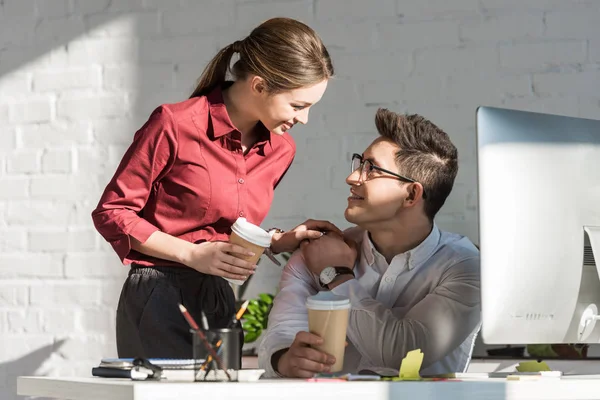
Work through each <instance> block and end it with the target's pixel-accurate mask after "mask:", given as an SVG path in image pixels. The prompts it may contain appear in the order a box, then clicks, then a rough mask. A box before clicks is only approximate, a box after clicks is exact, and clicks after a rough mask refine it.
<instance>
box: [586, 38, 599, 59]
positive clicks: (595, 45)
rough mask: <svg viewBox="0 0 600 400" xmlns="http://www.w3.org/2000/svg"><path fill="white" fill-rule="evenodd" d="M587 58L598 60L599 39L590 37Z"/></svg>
mask: <svg viewBox="0 0 600 400" xmlns="http://www.w3.org/2000/svg"><path fill="white" fill-rule="evenodd" d="M588 46H589V50H588V51H589V60H590V62H596V63H597V62H600V40H596V39H595V38H592V39H590V40H589V45H588Z"/></svg>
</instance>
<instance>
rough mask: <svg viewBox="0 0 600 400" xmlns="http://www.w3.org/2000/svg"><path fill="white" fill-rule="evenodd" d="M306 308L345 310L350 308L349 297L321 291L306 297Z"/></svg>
mask: <svg viewBox="0 0 600 400" xmlns="http://www.w3.org/2000/svg"><path fill="white" fill-rule="evenodd" d="M306 308H310V309H311V310H345V309H346V308H350V299H348V298H347V297H343V296H338V295H335V294H333V293H331V292H325V291H323V292H319V293H317V294H316V295H314V296H311V297H309V298H307V299H306Z"/></svg>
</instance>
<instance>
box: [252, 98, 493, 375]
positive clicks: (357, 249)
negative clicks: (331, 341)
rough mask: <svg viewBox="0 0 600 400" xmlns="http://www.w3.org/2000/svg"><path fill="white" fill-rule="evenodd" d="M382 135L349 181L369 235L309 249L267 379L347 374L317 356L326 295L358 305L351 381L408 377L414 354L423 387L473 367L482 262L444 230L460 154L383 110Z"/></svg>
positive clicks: (264, 359)
mask: <svg viewBox="0 0 600 400" xmlns="http://www.w3.org/2000/svg"><path fill="white" fill-rule="evenodd" d="M375 125H376V127H377V130H378V132H379V134H380V137H379V138H377V139H376V140H375V141H373V143H372V144H371V145H370V146H369V147H368V148H367V149H366V150H365V152H364V153H363V154H362V155H359V154H355V155H354V156H353V159H352V173H351V174H350V176H348V178H347V179H346V182H347V183H348V185H350V197H349V198H348V206H347V208H346V211H345V217H346V219H347V220H348V221H349V222H351V223H354V224H356V225H357V226H356V227H354V228H350V229H349V230H347V231H346V232H345V233H344V238H341V237H339V235H336V234H326V235H324V236H322V237H321V238H319V239H316V240H312V241H311V242H310V243H304V244H303V245H302V250H301V251H298V252H296V253H295V254H294V255H293V256H292V257H291V259H290V260H289V262H288V264H287V265H286V267H285V269H284V271H283V274H282V277H281V282H280V287H281V290H280V292H279V294H278V295H277V296H276V298H275V303H274V306H273V309H272V311H271V313H270V316H269V328H268V330H267V332H266V333H265V334H264V338H263V340H262V344H261V347H260V350H259V365H260V367H261V368H264V369H265V370H266V375H267V376H285V377H299V378H306V377H310V376H313V375H314V374H315V373H319V372H327V371H329V366H330V365H332V364H333V363H334V362H335V359H334V358H333V356H331V355H328V354H325V353H322V352H320V351H318V350H316V349H313V348H311V347H309V346H311V345H315V344H319V343H320V342H321V338H319V337H318V336H316V335H314V334H311V333H308V332H307V331H308V322H307V311H306V306H305V301H306V298H307V297H309V296H312V295H314V294H316V293H317V292H318V291H320V290H331V291H332V292H333V293H334V294H336V295H340V296H345V297H348V298H349V299H350V301H351V304H352V309H351V311H350V318H349V322H348V331H347V338H348V345H347V347H346V352H345V356H344V371H345V372H351V373H357V372H360V371H361V370H370V371H375V372H378V373H382V374H397V371H398V369H399V367H400V363H401V361H402V359H403V358H404V357H405V356H406V353H407V352H409V351H411V350H414V349H421V351H422V352H423V353H424V360H423V365H422V369H421V374H422V375H426V374H440V373H449V372H462V371H464V370H465V369H466V367H467V365H468V363H469V360H470V355H471V352H472V348H473V343H474V341H475V336H476V334H477V332H478V330H479V327H480V321H481V316H480V291H479V283H480V275H479V252H478V250H477V248H476V247H475V246H474V245H473V244H472V243H471V242H470V241H469V240H468V239H467V238H466V237H462V236H460V235H457V234H454V233H448V232H442V231H440V229H438V227H437V226H436V224H435V223H434V217H435V215H436V213H437V212H438V211H439V209H440V208H441V207H442V205H443V204H444V202H445V200H446V198H447V197H448V195H449V194H450V192H451V190H452V186H453V184H454V179H455V177H456V173H457V170H458V161H457V150H456V147H455V146H454V145H453V144H452V142H451V141H450V139H449V138H448V135H447V134H446V133H445V132H443V131H442V130H441V129H439V128H438V127H437V126H435V125H434V124H433V123H431V122H430V121H428V120H426V119H425V118H423V117H421V116H419V115H399V114H395V113H393V112H390V111H388V110H385V109H380V110H378V111H377V115H376V117H375ZM327 267H346V269H344V268H336V269H335V270H332V268H327ZM326 269H327V270H326ZM324 270H326V271H325V272H323V271H324ZM322 272H323V274H322ZM332 276H335V278H333V280H332V281H330V280H331V277H332Z"/></svg>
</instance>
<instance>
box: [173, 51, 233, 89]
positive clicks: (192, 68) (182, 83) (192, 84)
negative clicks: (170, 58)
mask: <svg viewBox="0 0 600 400" xmlns="http://www.w3.org/2000/svg"><path fill="white" fill-rule="evenodd" d="M227 44H228V43H225V44H223V45H222V46H225V45H227ZM222 46H221V45H218V47H219V48H220V47H222ZM215 54H217V53H216V51H215V52H210V53H209V52H207V53H205V54H204V56H199V58H198V61H197V62H196V61H194V62H182V63H179V62H178V63H177V64H176V65H175V87H176V88H177V89H179V90H180V91H181V92H182V93H185V94H187V95H188V96H189V95H190V94H192V92H193V91H194V89H195V88H196V83H197V82H198V79H199V78H200V75H202V68H203V66H205V65H207V64H208V63H209V62H210V60H211V58H212V57H213V56H214V55H215Z"/></svg>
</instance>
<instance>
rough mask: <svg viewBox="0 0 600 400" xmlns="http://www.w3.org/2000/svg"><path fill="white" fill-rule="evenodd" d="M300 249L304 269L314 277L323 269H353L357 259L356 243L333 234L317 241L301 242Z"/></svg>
mask: <svg viewBox="0 0 600 400" xmlns="http://www.w3.org/2000/svg"><path fill="white" fill-rule="evenodd" d="M300 249H301V250H302V255H303V256H304V261H305V262H306V267H307V268H308V269H309V270H310V272H312V273H313V274H315V275H319V274H320V273H321V271H322V270H323V269H324V268H325V267H348V268H350V269H354V263H355V262H356V258H357V257H358V245H357V244H356V242H354V241H353V240H350V239H346V238H344V237H343V236H342V235H339V234H337V233H333V232H332V233H328V234H327V235H324V236H322V237H320V238H319V239H315V240H310V241H304V242H302V244H301V245H300Z"/></svg>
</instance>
